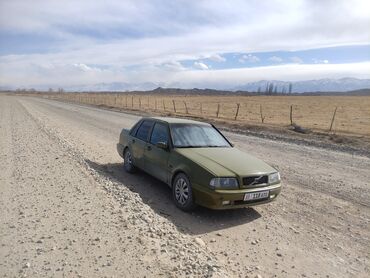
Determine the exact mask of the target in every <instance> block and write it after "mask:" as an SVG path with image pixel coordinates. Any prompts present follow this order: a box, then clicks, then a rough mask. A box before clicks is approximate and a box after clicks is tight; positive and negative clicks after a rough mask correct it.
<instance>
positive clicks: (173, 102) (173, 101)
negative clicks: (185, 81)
mask: <svg viewBox="0 0 370 278" xmlns="http://www.w3.org/2000/svg"><path fill="white" fill-rule="evenodd" d="M172 104H173V111H175V113H177V112H176V105H175V100H174V99H173V100H172Z"/></svg>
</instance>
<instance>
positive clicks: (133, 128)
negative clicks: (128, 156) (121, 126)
mask: <svg viewBox="0 0 370 278" xmlns="http://www.w3.org/2000/svg"><path fill="white" fill-rule="evenodd" d="M141 122H142V121H138V122H137V123H136V124H135V125H134V126H133V127H132V128H131V130H130V135H132V136H135V135H136V132H137V130H138V128H139V127H140V125H141Z"/></svg>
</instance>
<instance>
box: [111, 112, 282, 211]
mask: <svg viewBox="0 0 370 278" xmlns="http://www.w3.org/2000/svg"><path fill="white" fill-rule="evenodd" d="M117 150H118V153H119V155H120V156H121V157H122V158H123V159H124V169H125V170H126V171H127V172H129V173H132V172H134V170H135V168H140V169H141V170H143V171H145V172H147V173H148V174H150V175H152V176H154V177H155V178H157V179H159V180H161V181H163V182H165V183H166V184H168V185H169V186H170V187H171V188H172V196H173V200H174V202H175V204H176V206H177V207H179V208H180V209H182V210H185V211H189V210H192V209H194V208H195V207H196V205H201V206H204V207H208V208H212V209H228V208H241V207H249V206H253V205H259V204H264V203H268V202H271V201H273V200H275V199H276V197H277V196H278V195H279V193H280V190H281V183H280V174H279V172H278V171H277V170H276V169H275V168H273V167H271V166H270V165H268V164H266V163H265V162H263V161H262V160H260V159H257V158H255V157H253V156H251V155H249V154H247V153H245V152H242V151H240V150H238V149H237V148H235V147H234V146H233V144H231V143H230V142H229V140H228V139H227V138H226V137H225V136H224V135H223V134H222V133H221V132H220V131H219V130H218V129H217V128H216V127H215V126H213V125H211V124H208V123H204V122H198V121H193V120H187V119H180V118H167V117H153V118H142V119H141V120H139V121H138V122H137V123H136V124H135V125H134V126H133V127H132V128H131V129H130V130H128V129H123V130H122V132H121V134H120V138H119V143H118V144H117Z"/></svg>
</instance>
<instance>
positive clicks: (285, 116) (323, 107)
mask: <svg viewBox="0 0 370 278" xmlns="http://www.w3.org/2000/svg"><path fill="white" fill-rule="evenodd" d="M44 97H48V98H58V99H65V100H69V101H75V102H81V103H87V104H94V105H106V106H111V107H117V108H125V109H134V110H142V111H150V112H158V113H171V114H176V115H181V116H195V117H200V118H204V119H210V118H212V119H215V118H219V119H220V120H223V121H226V122H232V123H234V124H235V123H236V124H238V123H240V124H251V125H267V126H277V127H279V126H281V127H286V126H289V125H290V123H291V122H290V109H291V107H292V119H293V122H294V123H296V124H298V125H300V126H302V127H305V128H310V129H313V130H315V131H321V132H322V131H324V132H327V131H329V128H330V125H331V121H332V118H333V113H334V110H335V108H336V107H337V112H336V115H335V119H334V122H333V127H332V132H334V133H338V134H347V135H360V136H370V97H369V96H235V95H234V96H200V95H199V96H194V95H191V96H183V95H176V96H173V95H128V94H92V93H89V94H87V93H74V94H53V95H47V94H46V95H44ZM238 104H239V111H238V112H237V107H238ZM217 111H218V112H217ZM235 118H236V119H235ZM262 121H263V123H262Z"/></svg>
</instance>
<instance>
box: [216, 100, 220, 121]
mask: <svg viewBox="0 0 370 278" xmlns="http://www.w3.org/2000/svg"><path fill="white" fill-rule="evenodd" d="M219 113H220V104H219V103H217V112H216V117H217V118H218V114H219Z"/></svg>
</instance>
